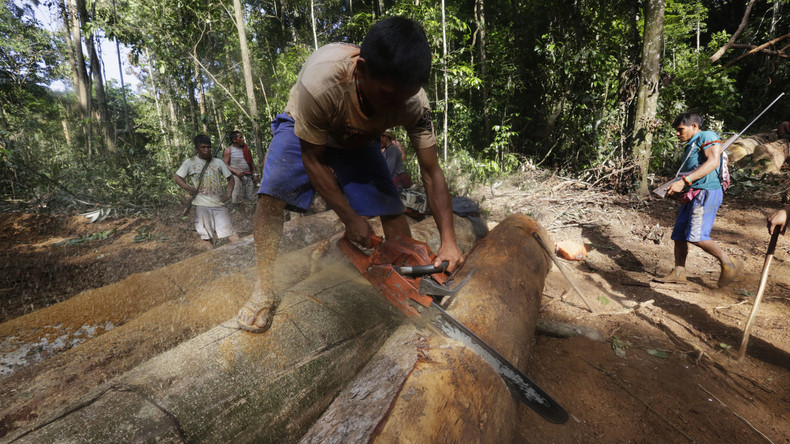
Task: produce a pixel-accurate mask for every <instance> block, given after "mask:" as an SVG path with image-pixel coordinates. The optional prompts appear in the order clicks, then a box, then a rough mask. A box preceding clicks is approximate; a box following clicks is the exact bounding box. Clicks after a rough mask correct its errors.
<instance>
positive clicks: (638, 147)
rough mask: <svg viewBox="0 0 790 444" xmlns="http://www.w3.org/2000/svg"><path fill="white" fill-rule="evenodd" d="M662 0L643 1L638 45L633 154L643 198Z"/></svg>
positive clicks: (655, 96)
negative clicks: (639, 58) (639, 59)
mask: <svg viewBox="0 0 790 444" xmlns="http://www.w3.org/2000/svg"><path fill="white" fill-rule="evenodd" d="M664 6H665V5H664V0H647V1H646V2H645V32H644V42H643V45H642V65H641V67H640V69H639V87H638V89H637V96H636V114H635V116H634V130H633V136H634V138H633V141H634V154H635V156H636V162H637V165H638V166H639V169H640V175H641V177H640V182H639V196H640V197H646V196H647V195H648V193H649V191H648V189H647V175H648V169H649V167H650V151H651V149H652V145H653V133H654V131H655V127H654V121H655V117H656V107H657V105H658V80H659V73H660V72H659V71H660V68H661V47H662V44H663V34H664Z"/></svg>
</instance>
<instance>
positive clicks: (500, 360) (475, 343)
mask: <svg viewBox="0 0 790 444" xmlns="http://www.w3.org/2000/svg"><path fill="white" fill-rule="evenodd" d="M422 317H423V318H425V319H428V320H430V322H431V324H433V325H434V326H435V327H436V328H438V329H439V331H441V332H442V333H444V334H445V335H446V336H447V337H449V338H451V339H455V340H457V341H459V342H461V343H462V344H464V345H465V346H466V347H468V348H469V349H470V350H472V351H473V352H475V353H476V354H477V355H478V356H480V357H481V358H483V360H484V361H486V362H487V363H488V364H489V365H491V367H493V368H494V370H496V371H497V373H499V376H500V377H501V378H502V380H503V381H504V382H505V385H507V387H508V389H510V393H511V394H512V395H513V396H515V397H516V398H517V399H518V400H520V401H521V402H523V403H524V404H526V405H527V407H529V408H530V409H532V410H533V411H535V413H537V414H538V415H540V416H541V417H542V418H543V419H545V420H546V421H549V422H551V423H554V424H562V423H564V422H565V421H567V420H568V413H567V412H566V411H565V409H563V408H562V406H560V405H559V404H558V403H557V402H556V401H554V400H553V399H552V398H551V397H550V396H549V395H547V394H546V392H544V391H543V390H542V389H541V388H540V387H538V385H537V384H535V383H534V382H533V381H532V380H531V379H529V377H527V375H525V374H524V373H522V372H521V371H520V370H519V369H517V368H516V367H515V366H514V365H513V364H511V363H510V361H508V360H507V359H505V357H504V356H502V355H501V354H499V352H497V351H496V350H494V348H493V347H491V346H490V345H488V344H487V343H486V342H485V341H483V340H482V339H480V337H479V336H477V335H476V334H475V333H474V332H473V331H471V330H469V329H468V328H467V327H466V326H465V325H464V324H462V323H461V322H459V321H458V320H457V319H455V318H454V317H452V316H451V315H450V314H449V313H447V312H446V311H444V309H443V308H442V307H441V306H439V305H438V304H437V303H436V302H434V303H432V304H431V305H430V307H428V308H425V309H423V311H422Z"/></svg>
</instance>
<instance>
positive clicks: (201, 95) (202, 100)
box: [192, 49, 208, 134]
mask: <svg viewBox="0 0 790 444" xmlns="http://www.w3.org/2000/svg"><path fill="white" fill-rule="evenodd" d="M193 55H194V56H195V59H197V49H193ZM192 68H193V69H194V71H195V86H196V88H197V94H198V109H199V111H200V115H199V117H198V119H199V120H200V130H201V132H202V133H204V134H205V133H208V124H207V123H206V120H208V112H207V111H206V93H205V91H204V90H203V78H202V77H201V76H200V67H198V65H197V62H195V61H194V59H193V61H192Z"/></svg>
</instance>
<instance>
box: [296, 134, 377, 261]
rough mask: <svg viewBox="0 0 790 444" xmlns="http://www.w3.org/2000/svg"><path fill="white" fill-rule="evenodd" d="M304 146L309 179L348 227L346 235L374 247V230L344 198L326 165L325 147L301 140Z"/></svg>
mask: <svg viewBox="0 0 790 444" xmlns="http://www.w3.org/2000/svg"><path fill="white" fill-rule="evenodd" d="M299 142H301V145H302V163H303V164H304V167H305V170H306V171H307V177H308V178H310V183H311V184H313V188H315V190H316V191H317V192H318V194H320V195H321V197H323V198H324V200H325V201H326V203H327V204H328V205H329V207H330V208H332V210H334V211H335V213H337V216H338V217H339V218H340V220H341V221H342V222H343V224H344V225H345V226H346V234H347V235H348V237H349V239H350V240H351V241H353V242H356V243H358V244H360V245H363V246H364V247H366V248H369V247H372V246H373V242H372V241H371V240H370V237H371V235H372V234H373V230H372V229H371V228H370V224H368V221H367V219H365V218H364V217H362V216H360V215H359V214H357V212H356V211H354V209H353V208H351V204H349V203H348V199H346V198H345V196H343V192H342V191H341V190H340V187H339V186H338V185H337V182H336V181H335V178H334V176H333V175H332V171H331V170H330V169H329V166H327V165H326V163H325V153H326V146H325V145H313V144H312V143H310V142H306V141H304V140H302V139H299Z"/></svg>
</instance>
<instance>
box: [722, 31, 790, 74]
mask: <svg viewBox="0 0 790 444" xmlns="http://www.w3.org/2000/svg"><path fill="white" fill-rule="evenodd" d="M788 38H790V34H785V35H783V36H779V37H777V38H775V39H773V40H769V41H767V42H765V43H763V44H762V45H759V46H751V45H747V46H748V47H751V48H752V49H751V50H750V51H748V52H747V53H745V54H742V55H741V56H739V57H736V58H735V59H734V60H731V61H730V62H728V63H727V64H726V65H724V66H725V67H730V66H732V65H734V64H736V63H738V62H740V61H741V60H743V59H744V58H745V57H748V56H750V55H752V54H755V53H757V52H765V53H769V54H770V53H771V52H773V51H770V50H766V49H765V48H767V47H769V46H771V45H773V44H775V43H776V42H780V41H782V40H784V39H788ZM789 46H790V45H789ZM787 48H788V46H785V47H783V48H782V49H780V50H779V51H776V52H777V54H776V55H777V56H778V57H783V58H786V59H790V55H788V54H786V53H785V50H786V49H787ZM772 55H773V54H772Z"/></svg>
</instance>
